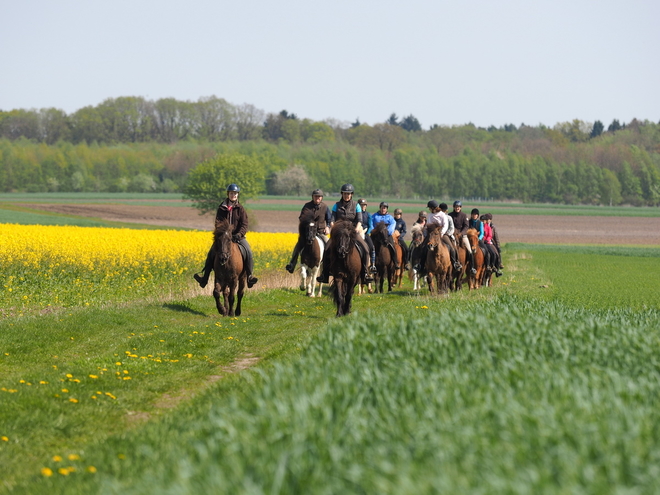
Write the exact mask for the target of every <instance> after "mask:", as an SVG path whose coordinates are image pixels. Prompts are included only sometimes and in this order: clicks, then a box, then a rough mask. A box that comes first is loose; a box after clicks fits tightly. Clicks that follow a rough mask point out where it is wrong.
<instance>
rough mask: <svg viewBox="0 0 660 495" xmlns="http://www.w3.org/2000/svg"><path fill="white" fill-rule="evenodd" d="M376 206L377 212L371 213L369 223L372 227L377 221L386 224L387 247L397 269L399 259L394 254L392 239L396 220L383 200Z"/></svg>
mask: <svg viewBox="0 0 660 495" xmlns="http://www.w3.org/2000/svg"><path fill="white" fill-rule="evenodd" d="M378 208H379V209H378V212H377V213H374V214H373V215H371V224H372V225H373V226H374V227H376V225H378V224H379V223H384V224H385V225H387V247H388V248H389V250H390V252H391V253H392V259H393V260H394V264H395V268H396V269H397V270H398V269H399V268H401V267H400V266H399V260H398V259H397V256H396V248H395V247H394V239H393V238H392V234H394V232H395V231H396V220H394V217H393V216H392V215H390V214H389V213H388V212H387V211H388V210H389V208H390V205H389V204H387V203H386V202H385V201H382V202H381V203H380V205H378Z"/></svg>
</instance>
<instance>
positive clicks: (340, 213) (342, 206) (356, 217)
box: [316, 184, 376, 284]
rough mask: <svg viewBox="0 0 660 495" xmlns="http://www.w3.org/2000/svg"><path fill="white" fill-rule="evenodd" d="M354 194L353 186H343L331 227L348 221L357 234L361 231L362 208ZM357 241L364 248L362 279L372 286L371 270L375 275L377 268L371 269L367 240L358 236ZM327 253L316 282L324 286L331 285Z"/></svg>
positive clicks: (335, 205) (324, 254)
mask: <svg viewBox="0 0 660 495" xmlns="http://www.w3.org/2000/svg"><path fill="white" fill-rule="evenodd" d="M353 193H355V188H354V187H353V184H344V185H343V186H341V199H340V200H339V201H337V202H336V203H335V204H334V205H332V212H331V218H330V227H332V226H333V225H334V224H335V222H336V221H337V220H348V221H350V222H353V225H354V226H355V230H356V231H357V232H360V231H361V229H362V208H360V205H359V204H357V203H356V202H355V201H354V200H353ZM357 240H358V243H360V246H361V248H362V253H361V255H362V265H363V273H362V279H363V281H364V283H365V284H370V283H372V282H373V281H374V278H373V277H372V276H371V273H370V272H369V270H371V272H372V273H373V272H375V271H376V267H375V266H374V265H371V268H370V267H369V252H368V251H367V249H368V247H367V243H366V242H365V240H364V239H362V236H359V235H358V236H357ZM326 253H327V251H324V252H323V271H322V273H321V275H319V276H318V277H316V281H317V282H319V283H322V284H327V283H329V279H330V267H329V266H328V263H326V260H327V256H326Z"/></svg>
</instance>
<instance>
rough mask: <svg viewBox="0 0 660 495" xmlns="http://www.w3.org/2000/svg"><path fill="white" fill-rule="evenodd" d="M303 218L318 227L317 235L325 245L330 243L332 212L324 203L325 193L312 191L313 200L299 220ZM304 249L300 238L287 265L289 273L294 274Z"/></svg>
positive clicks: (304, 207)
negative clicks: (328, 236) (299, 256)
mask: <svg viewBox="0 0 660 495" xmlns="http://www.w3.org/2000/svg"><path fill="white" fill-rule="evenodd" d="M303 218H309V219H310V221H313V222H314V224H315V226H316V235H317V236H319V237H320V238H321V239H322V240H323V242H324V244H325V243H326V242H327V241H328V238H327V235H328V234H329V233H330V227H329V225H330V210H329V209H328V205H326V204H325V203H324V202H323V191H321V190H320V189H314V190H313V191H312V200H311V201H308V202H307V203H305V204H304V205H303V207H302V210H300V216H299V217H298V220H302V219H303ZM303 247H305V239H300V238H299V239H298V242H297V243H296V245H295V247H294V248H293V254H292V255H291V261H290V262H289V264H288V265H286V271H287V272H289V273H293V270H295V268H296V262H297V261H298V255H299V254H300V251H302V249H303Z"/></svg>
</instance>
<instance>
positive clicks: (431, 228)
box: [427, 223, 441, 235]
mask: <svg viewBox="0 0 660 495" xmlns="http://www.w3.org/2000/svg"><path fill="white" fill-rule="evenodd" d="M440 228H441V227H440V225H438V224H437V223H434V224H431V225H429V226H428V227H427V231H428V233H429V235H431V234H432V233H433V232H435V231H436V230H438V229H440Z"/></svg>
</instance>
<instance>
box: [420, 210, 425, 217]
mask: <svg viewBox="0 0 660 495" xmlns="http://www.w3.org/2000/svg"><path fill="white" fill-rule="evenodd" d="M419 218H426V212H425V211H424V210H422V211H420V212H419Z"/></svg>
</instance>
